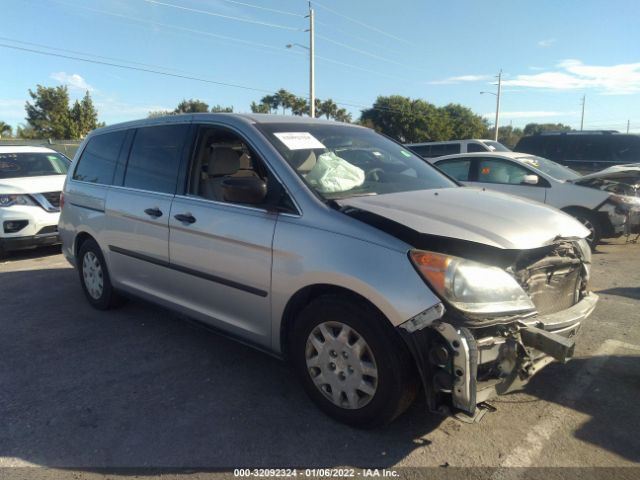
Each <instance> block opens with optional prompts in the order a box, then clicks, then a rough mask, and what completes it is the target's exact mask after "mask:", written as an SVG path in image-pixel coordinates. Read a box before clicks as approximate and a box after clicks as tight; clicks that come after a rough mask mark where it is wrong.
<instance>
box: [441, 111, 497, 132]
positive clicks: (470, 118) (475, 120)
mask: <svg viewBox="0 0 640 480" xmlns="http://www.w3.org/2000/svg"><path fill="white" fill-rule="evenodd" d="M440 110H441V112H442V114H443V115H444V117H445V118H444V123H445V125H446V126H447V127H448V128H449V129H450V132H447V133H448V135H447V136H448V138H446V139H444V140H451V139H456V140H464V139H467V138H482V137H483V136H484V132H485V131H486V130H487V128H488V122H487V120H486V119H485V118H483V117H481V116H480V115H476V114H475V113H473V112H472V111H471V109H469V108H467V107H463V106H462V105H459V104H453V103H450V104H449V105H446V106H444V107H442V108H441V109H440Z"/></svg>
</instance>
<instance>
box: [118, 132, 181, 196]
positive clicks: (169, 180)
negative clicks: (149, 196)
mask: <svg viewBox="0 0 640 480" xmlns="http://www.w3.org/2000/svg"><path fill="white" fill-rule="evenodd" d="M188 129H189V126H188V125H166V126H159V127H146V128H140V129H138V131H137V132H136V136H135V138H134V140H133V146H132V147H131V153H130V154H129V162H128V163H127V171H126V173H125V177H124V186H125V187H130V188H138V189H140V190H149V191H152V192H161V193H175V190H176V182H177V179H178V168H179V166H180V159H181V157H182V148H183V146H184V143H185V138H186V135H187V131H188Z"/></svg>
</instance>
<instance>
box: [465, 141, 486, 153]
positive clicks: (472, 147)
mask: <svg viewBox="0 0 640 480" xmlns="http://www.w3.org/2000/svg"><path fill="white" fill-rule="evenodd" d="M486 151H487V149H486V148H484V145H480V144H479V143H468V144H467V152H469V153H474V152H486Z"/></svg>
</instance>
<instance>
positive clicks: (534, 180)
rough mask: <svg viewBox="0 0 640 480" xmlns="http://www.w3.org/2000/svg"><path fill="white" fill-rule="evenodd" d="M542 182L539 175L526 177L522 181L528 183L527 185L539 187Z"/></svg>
mask: <svg viewBox="0 0 640 480" xmlns="http://www.w3.org/2000/svg"><path fill="white" fill-rule="evenodd" d="M539 181H540V178H539V177H538V175H525V176H524V178H523V179H522V183H526V184H527V185H537V184H538V182H539Z"/></svg>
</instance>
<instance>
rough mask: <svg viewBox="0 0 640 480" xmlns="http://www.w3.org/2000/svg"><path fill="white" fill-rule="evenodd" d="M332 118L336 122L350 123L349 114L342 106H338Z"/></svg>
mask: <svg viewBox="0 0 640 480" xmlns="http://www.w3.org/2000/svg"><path fill="white" fill-rule="evenodd" d="M333 118H334V120H337V121H338V122H344V123H351V114H350V113H349V112H347V111H346V110H345V109H344V108H339V109H338V110H337V111H336V113H335V115H334V116H333Z"/></svg>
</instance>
